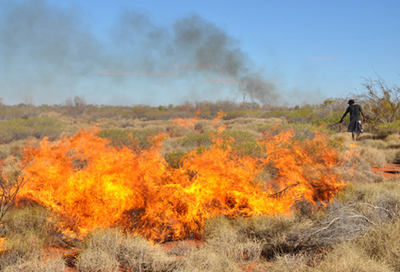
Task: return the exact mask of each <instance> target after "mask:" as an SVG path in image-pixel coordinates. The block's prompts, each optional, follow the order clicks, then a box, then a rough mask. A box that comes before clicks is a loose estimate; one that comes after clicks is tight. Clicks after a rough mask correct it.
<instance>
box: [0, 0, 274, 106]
mask: <svg viewBox="0 0 400 272" xmlns="http://www.w3.org/2000/svg"><path fill="white" fill-rule="evenodd" d="M0 24H1V25H0V63H1V64H0V65H1V66H0V72H1V75H0V76H1V77H0V97H2V98H4V103H5V104H17V103H21V102H23V98H24V97H26V96H27V95H29V96H31V97H33V100H34V103H35V104H60V103H62V102H63V101H64V100H65V99H67V98H68V97H73V96H76V95H79V96H83V97H84V98H85V99H86V101H87V102H88V103H93V104H111V105H132V104H140V103H145V104H150V105H159V104H169V103H174V104H176V103H181V102H182V101H184V100H192V101H193V100H217V99H221V98H225V97H226V95H231V96H233V97H240V98H241V97H242V96H243V94H246V95H247V97H249V98H251V99H253V100H255V101H258V102H260V103H262V104H270V103H275V102H276V101H277V99H278V98H279V95H278V92H277V91H276V89H275V84H274V83H273V82H271V81H269V80H268V78H266V77H265V75H264V74H263V73H260V72H259V71H257V70H256V69H254V68H253V67H252V64H251V60H250V59H249V57H248V55H247V54H246V53H245V52H243V51H242V49H241V47H240V42H239V41H238V40H236V39H235V38H233V37H231V36H230V35H229V34H228V33H226V31H225V30H223V29H222V28H220V27H218V26H216V25H215V24H213V23H211V22H209V21H206V20H205V19H203V18H201V17H200V16H198V15H190V16H187V17H184V18H180V19H178V20H176V21H175V22H174V23H173V24H171V25H169V26H159V25H156V24H155V23H154V22H153V21H152V20H151V18H150V17H149V16H147V15H144V14H141V13H138V12H136V11H135V10H125V11H122V12H121V14H120V16H119V18H118V20H117V21H116V23H115V25H113V26H110V29H111V32H110V33H108V36H106V37H105V38H104V37H102V38H101V39H100V38H99V37H96V35H95V34H94V33H93V32H92V30H91V28H90V25H89V24H87V23H86V22H85V20H84V16H83V14H82V13H80V10H79V8H70V9H68V10H64V9H63V10H61V9H58V8H55V7H51V6H50V5H49V4H48V2H46V1H44V0H28V1H20V2H12V1H10V2H6V3H2V4H0ZM224 96H225V97H224Z"/></svg>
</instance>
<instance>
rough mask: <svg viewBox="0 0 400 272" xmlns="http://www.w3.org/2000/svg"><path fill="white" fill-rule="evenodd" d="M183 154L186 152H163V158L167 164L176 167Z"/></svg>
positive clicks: (178, 165)
mask: <svg viewBox="0 0 400 272" xmlns="http://www.w3.org/2000/svg"><path fill="white" fill-rule="evenodd" d="M185 154H186V153H184V152H171V153H167V154H165V155H164V159H165V161H166V162H167V163H168V164H169V166H171V167H172V168H176V169H178V168H179V167H180V162H181V159H182V157H183V156H184V155H185Z"/></svg>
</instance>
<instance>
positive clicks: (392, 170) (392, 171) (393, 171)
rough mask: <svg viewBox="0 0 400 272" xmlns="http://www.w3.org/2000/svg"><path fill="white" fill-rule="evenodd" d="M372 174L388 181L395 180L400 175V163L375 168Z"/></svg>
mask: <svg viewBox="0 0 400 272" xmlns="http://www.w3.org/2000/svg"><path fill="white" fill-rule="evenodd" d="M372 172H373V173H374V174H377V175H382V176H383V177H384V178H386V179H395V178H397V177H398V176H399V174H400V163H386V164H385V165H384V167H382V168H378V167H373V168H372Z"/></svg>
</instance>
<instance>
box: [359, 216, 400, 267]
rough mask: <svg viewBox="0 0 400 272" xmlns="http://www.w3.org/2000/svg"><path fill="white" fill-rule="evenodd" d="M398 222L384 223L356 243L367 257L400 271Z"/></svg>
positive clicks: (399, 232)
mask: <svg viewBox="0 0 400 272" xmlns="http://www.w3.org/2000/svg"><path fill="white" fill-rule="evenodd" d="M399 240H400V220H396V221H395V222H394V223H385V224H382V225H380V226H378V227H377V228H375V229H374V231H371V232H368V233H367V234H366V235H365V236H364V237H362V238H361V239H358V240H357V241H356V245H357V246H358V247H359V248H360V249H363V250H364V252H365V253H366V254H367V256H368V257H369V258H370V259H372V260H375V261H378V262H380V263H382V264H385V265H387V266H389V267H391V268H392V269H393V271H399V270H400V244H399Z"/></svg>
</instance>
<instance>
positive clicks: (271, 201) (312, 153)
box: [19, 129, 344, 241]
mask: <svg viewBox="0 0 400 272" xmlns="http://www.w3.org/2000/svg"><path fill="white" fill-rule="evenodd" d="M96 132H97V130H96V129H91V130H88V131H84V130H82V131H80V132H78V133H77V134H76V135H74V136H72V137H64V138H62V139H60V140H58V141H56V142H50V141H48V140H47V139H44V140H43V141H42V142H41V144H40V147H27V148H26V149H25V159H24V160H25V163H26V164H27V166H26V167H25V169H24V175H25V178H26V180H27V184H26V186H24V187H23V188H22V189H21V191H20V194H19V199H20V200H22V199H29V200H31V201H34V202H37V203H39V204H41V205H44V206H46V207H49V208H51V209H52V210H53V211H55V212H56V213H58V214H59V215H60V217H61V218H64V220H63V224H64V226H63V227H64V228H65V230H66V231H69V232H71V231H72V232H78V233H81V234H83V235H84V234H85V233H87V232H88V231H91V230H94V229H96V228H100V227H107V226H120V227H123V228H126V229H130V230H131V231H132V232H135V233H137V234H139V235H142V236H145V237H147V238H149V239H151V240H154V241H165V240H177V239H182V238H185V237H188V236H190V235H193V234H197V233H201V232H202V228H203V226H204V223H205V221H206V220H207V219H208V218H209V217H211V216H214V215H219V214H224V215H226V216H229V217H237V216H244V217H249V216H256V215H273V214H290V213H292V212H293V210H294V206H295V205H296V203H298V202H299V201H303V200H304V201H307V202H308V203H311V204H313V205H325V204H326V203H327V202H329V201H330V200H331V199H332V198H333V196H334V195H335V193H336V192H337V191H338V190H340V189H341V188H342V187H343V186H344V184H343V183H342V182H340V178H339V174H338V173H337V172H336V171H335V168H334V167H335V166H336V165H337V164H338V163H339V161H338V153H337V151H336V150H335V149H334V148H332V147H331V146H329V145H328V144H327V139H326V137H325V136H324V135H322V134H320V135H316V136H315V137H314V139H312V140H307V141H304V142H301V143H300V142H297V141H295V140H293V132H292V131H286V132H282V133H280V134H277V135H275V136H271V135H269V134H264V135H262V138H261V139H260V140H259V142H258V143H259V145H260V147H261V148H262V149H263V151H264V156H263V157H262V158H255V157H251V156H248V155H244V154H238V153H237V152H236V153H235V152H233V150H232V145H231V141H232V140H229V139H228V140H222V139H221V138H219V137H216V139H214V144H213V145H212V146H211V147H210V148H209V149H203V150H202V151H201V152H200V151H198V150H194V151H192V152H191V153H189V154H187V155H186V156H185V157H184V158H183V160H182V163H181V166H180V167H179V168H178V169H175V168H172V167H170V166H169V165H168V163H167V162H166V161H165V160H164V158H163V156H162V154H161V148H162V140H163V139H164V138H165V136H164V135H159V136H158V137H156V138H155V139H154V142H153V147H152V148H150V149H149V150H143V151H140V152H135V151H133V150H131V149H128V148H126V147H123V148H117V147H114V146H111V145H110V144H109V142H108V141H107V140H104V139H102V138H99V137H97V136H96ZM268 167H269V168H272V169H276V171H277V175H276V177H274V178H273V179H271V181H269V182H255V181H256V180H257V179H259V176H260V173H261V172H262V171H264V170H265V169H266V168H268ZM262 184H268V185H267V186H264V185H262Z"/></svg>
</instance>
